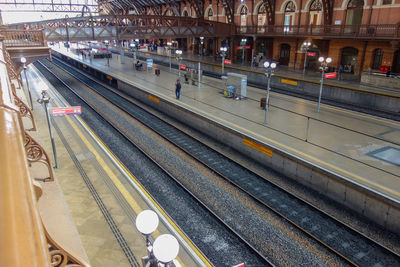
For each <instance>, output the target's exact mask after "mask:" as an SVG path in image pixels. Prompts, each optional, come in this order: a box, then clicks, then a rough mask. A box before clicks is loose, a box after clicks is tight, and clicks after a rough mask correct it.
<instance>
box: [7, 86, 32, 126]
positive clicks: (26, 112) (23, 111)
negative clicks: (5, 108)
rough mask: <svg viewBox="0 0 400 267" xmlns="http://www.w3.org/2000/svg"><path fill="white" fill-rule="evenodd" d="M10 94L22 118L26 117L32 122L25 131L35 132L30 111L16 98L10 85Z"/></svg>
mask: <svg viewBox="0 0 400 267" xmlns="http://www.w3.org/2000/svg"><path fill="white" fill-rule="evenodd" d="M11 88H12V93H13V95H14V103H15V105H16V106H17V107H18V108H19V112H20V114H21V116H22V117H27V118H29V119H31V121H32V128H30V129H27V131H36V124H35V118H34V117H33V114H32V111H31V109H30V108H29V107H28V106H27V105H26V104H25V103H24V102H23V101H22V100H21V99H20V98H19V97H18V96H17V94H16V92H15V86H14V84H11Z"/></svg>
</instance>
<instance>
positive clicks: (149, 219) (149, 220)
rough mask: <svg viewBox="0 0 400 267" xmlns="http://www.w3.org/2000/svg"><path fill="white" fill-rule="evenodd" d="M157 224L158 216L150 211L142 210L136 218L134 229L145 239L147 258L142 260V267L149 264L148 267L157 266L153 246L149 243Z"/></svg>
mask: <svg viewBox="0 0 400 267" xmlns="http://www.w3.org/2000/svg"><path fill="white" fill-rule="evenodd" d="M158 223H159V220H158V216H157V214H156V213H155V212H154V211H152V210H144V211H142V212H140V213H139V214H138V216H137V217H136V228H137V229H138V231H139V232H140V233H141V234H142V235H144V236H145V237H146V247H147V253H148V256H147V257H145V258H143V259H142V261H143V263H144V264H143V265H144V266H146V265H147V263H149V265H150V266H156V264H157V262H156V259H155V258H154V255H153V245H152V243H151V241H150V236H151V234H152V233H153V232H154V231H155V230H156V229H157V227H158Z"/></svg>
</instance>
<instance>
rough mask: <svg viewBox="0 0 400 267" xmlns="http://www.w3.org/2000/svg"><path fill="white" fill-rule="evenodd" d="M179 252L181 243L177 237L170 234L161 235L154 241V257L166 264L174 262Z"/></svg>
mask: <svg viewBox="0 0 400 267" xmlns="http://www.w3.org/2000/svg"><path fill="white" fill-rule="evenodd" d="M178 253H179V243H178V240H176V238H175V237H174V236H172V235H170V234H165V235H160V236H159V237H157V239H156V240H155V241H154V244H153V254H154V257H155V258H156V259H157V260H158V261H159V262H160V263H163V264H164V266H168V263H170V262H172V261H173V260H174V259H175V258H176V256H178Z"/></svg>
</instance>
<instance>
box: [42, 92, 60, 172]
mask: <svg viewBox="0 0 400 267" xmlns="http://www.w3.org/2000/svg"><path fill="white" fill-rule="evenodd" d="M37 102H38V103H40V104H44V110H45V112H46V118H47V126H48V127H49V133H50V139H51V146H52V148H53V155H54V161H55V162H56V166H55V168H57V169H58V168H60V166H59V165H58V158H57V150H56V145H55V142H54V135H53V130H52V128H51V120H50V115H49V109H48V105H49V103H50V97H49V95H48V94H47V91H46V90H43V91H42V98H39V99H38V100H37Z"/></svg>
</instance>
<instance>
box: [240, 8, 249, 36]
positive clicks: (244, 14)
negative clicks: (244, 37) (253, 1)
mask: <svg viewBox="0 0 400 267" xmlns="http://www.w3.org/2000/svg"><path fill="white" fill-rule="evenodd" d="M247 12H248V11H247V6H242V8H241V9H240V27H241V28H240V31H241V32H246V25H247Z"/></svg>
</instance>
